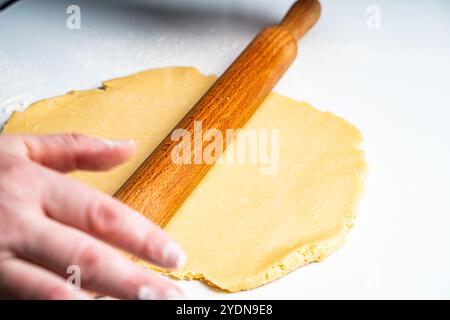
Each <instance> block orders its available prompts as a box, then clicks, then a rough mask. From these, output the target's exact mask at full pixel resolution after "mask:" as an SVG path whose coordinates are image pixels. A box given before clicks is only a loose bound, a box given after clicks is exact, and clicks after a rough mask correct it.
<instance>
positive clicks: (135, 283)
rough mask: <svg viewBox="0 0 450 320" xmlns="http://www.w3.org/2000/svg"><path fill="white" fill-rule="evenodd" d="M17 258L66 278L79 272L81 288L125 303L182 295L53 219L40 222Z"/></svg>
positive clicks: (130, 262)
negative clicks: (71, 268)
mask: <svg viewBox="0 0 450 320" xmlns="http://www.w3.org/2000/svg"><path fill="white" fill-rule="evenodd" d="M16 251H17V252H16V254H17V255H19V256H20V257H22V258H23V259H26V260H28V261H30V262H33V263H39V264H41V265H42V266H43V267H45V268H48V269H50V270H53V271H54V272H56V273H58V274H61V275H64V274H65V272H66V270H67V268H68V266H72V265H74V266H77V267H78V268H79V270H80V279H81V286H82V288H85V289H89V290H93V291H96V292H98V293H103V294H107V295H111V296H114V297H118V298H122V299H168V298H177V297H181V292H180V290H179V289H177V288H176V287H175V286H174V285H172V284H171V283H170V282H168V281H167V280H164V279H162V278H160V277H158V276H156V275H155V274H153V273H151V272H149V271H147V270H145V269H144V268H143V267H141V266H139V265H137V264H135V263H133V262H132V261H131V260H129V259H127V258H125V257H124V256H123V255H122V254H120V253H118V252H117V251H115V250H113V249H112V248H110V247H108V246H106V245H105V244H103V243H101V242H100V241H98V240H96V239H93V238H92V237H90V236H89V235H87V234H84V233H82V232H80V231H78V230H75V229H72V228H70V227H67V226H64V225H62V224H59V223H57V222H55V221H52V220H50V219H45V220H43V222H39V225H36V226H35V227H34V228H33V232H32V234H30V235H29V237H28V238H27V239H25V240H24V243H22V245H21V246H20V247H18V248H17V249H16Z"/></svg>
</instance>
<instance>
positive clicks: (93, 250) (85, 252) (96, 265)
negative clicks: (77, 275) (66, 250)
mask: <svg viewBox="0 0 450 320" xmlns="http://www.w3.org/2000/svg"><path fill="white" fill-rule="evenodd" d="M74 264H75V265H78V266H80V270H81V277H82V279H83V282H87V283H92V282H93V281H94V279H95V275H96V274H97V273H98V272H100V271H101V270H100V269H101V254H100V250H99V248H98V247H97V246H96V245H92V244H89V245H85V246H84V247H82V248H81V249H80V250H79V252H78V253H77V254H76V257H75V263H74Z"/></svg>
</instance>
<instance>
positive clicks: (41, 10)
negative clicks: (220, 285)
mask: <svg viewBox="0 0 450 320" xmlns="http://www.w3.org/2000/svg"><path fill="white" fill-rule="evenodd" d="M291 2H292V1H288V0H286V1H284V0H283V1H281V0H255V1H249V0H247V1H244V0H242V1H237V0H235V1H232V0H228V1H226V0H222V1H218V0H216V1H207V0H202V1H200V0H197V1H194V0H191V1H185V0H184V1H183V0H178V1H174V0H171V1H167V0H166V1H163V0H160V1H151V0H133V1H112V0H110V1H107V0H104V1H95V2H94V1H89V0H80V1H64V0H54V1H50V0H33V1H31V0H22V1H19V2H17V3H15V4H14V5H12V6H10V7H8V8H7V9H6V10H4V11H3V12H0V75H1V76H0V101H3V102H2V104H1V105H0V107H1V108H2V109H1V110H0V117H2V119H3V120H0V121H4V120H5V119H6V118H7V117H8V116H9V114H10V111H11V110H12V109H14V108H19V107H20V105H21V104H23V105H26V104H27V103H29V102H32V101H35V100H37V99H41V98H44V97H49V96H54V95H59V94H63V93H65V92H67V91H69V90H72V89H89V88H93V87H97V86H99V85H100V82H101V80H106V79H110V78H114V77H117V76H123V75H127V74H130V73H133V72H136V71H140V70H144V69H148V68H156V67H163V66H174V65H188V66H196V67H198V68H199V69H200V70H202V71H203V72H204V73H215V74H220V73H221V72H222V71H223V70H224V68H225V67H226V66H227V65H229V64H230V63H231V62H232V61H233V59H234V58H235V57H236V56H237V55H238V53H239V52H240V51H241V50H242V49H243V48H244V47H245V45H246V44H247V43H248V42H249V41H250V39H251V38H252V37H253V36H254V35H255V34H256V33H257V31H258V30H259V29H260V28H261V27H262V26H264V25H266V24H270V23H273V22H276V21H277V20H278V19H279V18H280V17H281V16H282V14H283V12H285V10H286V9H287V8H288V7H289V5H290V3H291ZM73 3H76V4H78V5H79V6H80V8H81V29H80V30H69V29H67V28H66V19H67V16H68V15H67V14H66V8H67V6H68V5H69V4H73ZM371 5H372V7H370V6H371ZM373 5H376V6H377V7H375V10H378V9H379V10H380V11H379V12H380V13H381V20H380V21H381V24H380V29H373V28H369V27H368V26H367V19H368V18H369V14H368V13H367V10H369V11H370V12H372V11H371V10H373V8H374V7H373ZM449 36H450V2H448V1H445V0H443V1H388V0H386V1H381V0H379V1H377V0H370V1H366V0H360V1H356V0H355V1H344V0H342V1H331V0H324V1H323V13H322V17H321V20H320V21H319V23H318V25H317V26H316V27H315V28H314V30H312V31H311V33H310V34H308V35H307V37H306V38H305V39H304V40H303V41H302V42H301V44H300V51H299V56H298V59H297V60H296V61H295V63H294V65H293V66H292V67H291V68H290V70H289V71H288V73H287V74H286V76H285V77H284V78H283V79H282V81H281V82H280V83H279V85H278V86H277V87H276V91H278V92H280V93H282V94H285V95H287V96H290V97H293V98H295V99H298V100H305V101H308V102H310V103H312V104H313V105H314V106H316V107H317V108H319V109H321V110H329V111H332V112H333V113H336V114H337V115H340V116H343V117H345V118H346V119H348V120H349V121H351V122H352V123H353V124H355V125H356V126H357V127H358V128H360V129H361V131H362V132H363V134H364V136H365V146H364V148H365V150H366V151H367V159H368V162H369V165H370V173H369V177H368V180H367V190H366V194H365V196H364V198H363V201H362V203H361V207H360V210H359V213H358V214H359V216H358V219H357V221H356V226H355V228H354V230H353V231H352V232H351V233H350V235H349V239H348V242H347V244H346V245H345V246H344V247H343V248H342V249H341V250H339V251H338V252H337V253H335V254H334V255H332V256H331V257H329V258H328V259H326V260H325V261H323V262H321V263H317V264H312V265H309V266H306V267H303V268H301V269H299V270H297V271H295V272H293V273H291V274H289V275H287V276H285V277H283V278H282V279H280V280H278V281H275V282H273V283H271V284H269V285H266V286H263V287H261V288H258V289H255V290H251V291H248V292H241V293H236V294H224V293H220V292H216V291H213V290H210V289H209V288H208V287H207V286H205V285H202V284H200V283H198V282H195V281H194V282H187V281H186V282H185V281H182V282H179V285H180V286H181V287H182V288H183V289H184V290H185V292H186V293H187V296H188V297H190V298H195V299H196V298H205V299H209V298H211V299H217V298H219V299H220V298H231V299H233V298H243V299H253V298H275V299H277V298H287V299H289V298H294V299H296V298H299V299H313V298H325V299H328V298H344V299H345V298H361V299H365V298H376V299H378V298H387V299H390V298H450V204H449V197H450V168H449V167H450V79H449V76H450V63H449V58H450V41H449V39H450V37H449ZM0 124H1V122H0ZM218 263H220V262H219V261H218Z"/></svg>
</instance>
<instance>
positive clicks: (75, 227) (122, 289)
mask: <svg viewBox="0 0 450 320" xmlns="http://www.w3.org/2000/svg"><path fill="white" fill-rule="evenodd" d="M134 151H135V145H134V143H133V142H132V141H112V142H111V141H105V140H101V139H96V138H91V137H87V136H83V135H78V134H65V135H48V136H31V135H17V136H16V135H0V298H7V299H90V298H92V294H88V293H87V292H88V291H89V292H91V291H93V292H97V293H100V294H104V295H109V296H112V297H116V298H120V299H170V298H175V299H176V298H180V297H181V291H180V290H179V289H178V288H177V287H175V286H174V285H173V284H171V283H170V282H169V281H167V280H165V279H163V278H161V277H160V276H158V275H156V274H155V273H153V272H151V271H149V270H147V269H145V268H143V267H142V266H139V265H138V264H136V263H134V262H133V261H132V260H130V259H129V258H127V257H126V256H125V255H124V254H123V253H120V252H119V251H118V250H116V249H113V248H112V247H114V248H119V249H121V250H122V251H125V252H128V253H131V254H132V255H134V256H137V257H139V258H141V259H143V260H146V261H148V262H150V263H152V264H154V265H157V266H160V267H163V268H170V269H173V268H179V267H181V266H182V264H183V263H184V260H185V257H184V253H183V251H182V248H181V247H180V246H179V245H178V244H177V243H176V242H175V241H174V240H173V239H171V238H170V237H169V236H168V235H167V234H165V233H164V232H163V231H162V230H161V229H160V228H158V227H157V226H155V225H154V224H153V223H151V222H150V221H149V220H147V219H146V218H145V217H143V216H142V215H141V214H139V213H138V212H135V211H134V210H131V209H130V208H129V207H127V206H125V205H124V204H122V203H120V202H119V201H117V200H115V199H113V198H112V197H109V196H108V195H106V194H103V193H102V192H100V191H97V190H94V189H93V188H90V187H88V186H87V185H85V184H83V183H81V182H79V181H76V180H74V179H71V178H70V177H68V176H67V175H64V173H66V172H70V171H73V170H109V169H112V168H113V167H115V166H117V165H119V164H121V163H123V162H125V161H126V160H127V159H129V158H130V157H131V156H132V155H133V153H134ZM71 265H75V266H78V267H79V270H80V272H81V274H80V275H81V289H77V288H72V287H71V286H70V285H67V283H66V279H67V277H68V276H69V275H68V274H67V268H68V267H69V266H71ZM85 290H86V291H85Z"/></svg>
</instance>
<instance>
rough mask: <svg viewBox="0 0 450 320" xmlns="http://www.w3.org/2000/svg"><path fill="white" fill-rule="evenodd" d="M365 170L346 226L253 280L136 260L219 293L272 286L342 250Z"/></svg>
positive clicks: (163, 272)
mask: <svg viewBox="0 0 450 320" xmlns="http://www.w3.org/2000/svg"><path fill="white" fill-rule="evenodd" d="M364 162H365V164H366V167H365V171H364V172H362V177H361V180H360V181H361V188H360V192H359V194H358V195H357V196H356V200H355V201H354V205H353V208H352V210H351V212H349V214H348V215H347V216H346V217H345V223H344V225H343V226H342V227H341V228H339V229H338V230H336V231H335V233H334V234H333V235H331V236H329V237H324V238H323V239H321V240H318V241H315V242H312V243H308V244H304V245H300V246H298V247H297V248H295V249H294V250H292V251H291V252H290V253H288V254H287V255H285V256H284V257H283V258H282V259H280V260H279V261H277V262H276V263H274V264H272V265H270V266H265V267H264V268H262V269H264V270H263V271H259V272H258V273H256V274H255V275H254V276H252V277H248V278H246V279H245V280H244V281H240V282H236V283H231V282H228V283H227V284H224V283H221V282H220V281H217V280H215V279H214V277H211V276H209V275H206V274H204V273H201V272H199V273H193V272H190V271H174V270H171V271H167V270H163V269H161V268H158V267H155V266H153V265H151V264H149V263H147V262H145V261H143V260H140V259H136V258H135V259H136V260H137V262H138V263H139V264H141V265H143V266H144V267H145V268H148V269H151V270H153V271H156V272H159V273H161V274H163V275H165V276H168V277H170V278H172V279H174V280H188V281H192V280H198V281H201V282H203V283H205V284H207V285H209V286H210V287H212V288H214V289H217V290H219V291H223V292H228V293H233V292H239V291H246V290H251V289H255V288H257V287H261V286H263V285H266V284H269V283H271V282H273V281H275V280H277V279H279V278H281V277H283V276H285V275H287V274H289V273H291V272H293V271H295V270H297V269H299V268H300V267H303V266H306V265H308V264H310V263H313V262H320V261H322V260H324V259H326V258H328V257H329V256H330V255H332V254H333V253H334V252H336V251H337V250H339V249H340V248H341V247H342V246H343V245H344V244H345V242H346V240H347V236H348V233H349V232H350V230H351V229H352V228H353V226H354V221H355V218H356V211H357V209H358V207H359V203H360V201H361V199H362V196H363V193H364V181H365V178H366V176H367V173H368V167H367V162H366V161H364Z"/></svg>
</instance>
